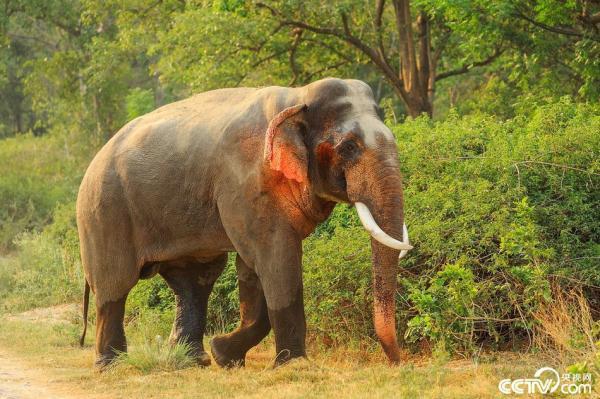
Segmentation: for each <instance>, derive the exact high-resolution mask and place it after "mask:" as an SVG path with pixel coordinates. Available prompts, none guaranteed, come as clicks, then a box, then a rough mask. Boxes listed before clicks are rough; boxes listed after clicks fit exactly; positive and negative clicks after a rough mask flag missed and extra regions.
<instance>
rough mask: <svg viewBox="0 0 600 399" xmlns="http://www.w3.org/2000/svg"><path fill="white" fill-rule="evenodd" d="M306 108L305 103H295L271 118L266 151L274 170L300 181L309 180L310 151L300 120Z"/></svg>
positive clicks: (265, 154) (266, 156)
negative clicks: (302, 132)
mask: <svg viewBox="0 0 600 399" xmlns="http://www.w3.org/2000/svg"><path fill="white" fill-rule="evenodd" d="M305 108H306V105H305V104H299V105H294V106H293V107H289V108H286V109H284V110H283V111H281V112H280V113H278V114H277V115H275V116H274V117H273V119H271V121H270V122H269V127H268V128H267V135H266V143H265V153H264V157H265V161H266V162H267V163H268V164H269V166H270V168H271V169H272V170H275V171H278V172H280V173H282V174H283V175H284V176H285V177H286V178H288V179H290V180H295V181H297V182H298V183H306V182H307V181H308V153H307V150H306V146H305V145H304V140H303V138H302V134H301V132H300V121H299V120H298V114H299V113H300V112H301V111H303V110H304V109H305Z"/></svg>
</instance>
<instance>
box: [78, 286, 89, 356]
mask: <svg viewBox="0 0 600 399" xmlns="http://www.w3.org/2000/svg"><path fill="white" fill-rule="evenodd" d="M89 305H90V285H89V283H88V282H87V279H86V280H85V287H84V289H83V332H82V333H81V338H79V346H81V347H83V343H84V342H85V333H86V332H87V319H88V307H89Z"/></svg>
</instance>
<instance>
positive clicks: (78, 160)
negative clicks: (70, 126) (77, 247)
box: [0, 134, 89, 253]
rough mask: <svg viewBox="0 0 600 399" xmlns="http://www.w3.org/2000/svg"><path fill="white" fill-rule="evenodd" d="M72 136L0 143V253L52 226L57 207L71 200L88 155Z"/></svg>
mask: <svg viewBox="0 0 600 399" xmlns="http://www.w3.org/2000/svg"><path fill="white" fill-rule="evenodd" d="M76 138H77V137H76V136H75V137H74V136H68V135H66V134H50V135H46V136H43V137H34V136H33V135H30V134H26V135H20V136H17V137H13V138H6V139H3V140H2V141H1V144H0V253H2V252H6V251H9V250H12V249H14V239H15V237H17V236H18V235H19V234H20V233H22V232H24V231H40V230H41V229H42V228H43V227H44V226H45V225H46V224H48V223H49V222H51V220H52V212H53V210H54V208H55V207H56V205H57V204H59V203H65V202H68V201H72V200H74V199H75V196H76V195H77V188H78V186H79V181H80V179H81V177H82V176H83V173H84V171H85V165H86V162H87V156H86V155H85V154H87V152H88V151H89V150H88V149H87V147H85V146H82V145H81V144H78V143H77V141H76V140H75V139H76ZM82 147H84V148H82Z"/></svg>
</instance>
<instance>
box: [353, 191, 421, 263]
mask: <svg viewBox="0 0 600 399" xmlns="http://www.w3.org/2000/svg"><path fill="white" fill-rule="evenodd" d="M354 205H355V206H356V212H357V213H358V218H359V219H360V222H361V223H362V225H363V227H364V228H365V229H366V230H367V231H368V232H369V233H370V234H371V237H373V238H374V239H375V240H377V241H379V242H380V243H382V244H383V245H385V246H386V247H390V248H394V249H399V250H400V255H399V256H398V259H402V258H403V257H404V256H405V255H406V253H407V252H408V251H409V250H411V249H413V246H412V245H410V241H409V240H408V229H407V228H406V224H404V225H403V226H402V237H403V239H404V241H398V240H396V239H395V238H392V237H390V236H389V235H388V234H387V233H386V232H385V231H383V230H381V227H379V226H378V225H377V222H375V219H374V218H373V215H372V214H371V211H369V208H367V206H366V205H365V204H363V203H362V202H355V203H354Z"/></svg>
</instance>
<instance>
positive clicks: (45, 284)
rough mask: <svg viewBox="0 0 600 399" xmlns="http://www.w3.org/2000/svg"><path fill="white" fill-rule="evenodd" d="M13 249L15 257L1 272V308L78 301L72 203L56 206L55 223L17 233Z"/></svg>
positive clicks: (80, 280) (80, 275)
mask: <svg viewBox="0 0 600 399" xmlns="http://www.w3.org/2000/svg"><path fill="white" fill-rule="evenodd" d="M16 247H17V255H16V257H13V258H7V259H6V260H5V267H4V268H3V271H1V272H0V299H2V302H3V304H2V306H1V307H0V309H2V308H4V309H10V310H24V309H28V308H32V307H36V306H50V305H56V304H60V303H67V302H73V301H79V300H80V299H81V296H80V295H81V292H82V288H83V282H84V279H83V270H82V268H81V262H80V259H79V238H78V235H77V228H76V224H75V204H74V203H68V204H64V205H59V206H58V207H57V208H56V210H55V212H54V222H53V223H52V224H50V225H48V226H47V227H46V228H45V229H44V230H43V231H42V232H25V233H22V234H20V235H19V236H18V237H17V239H16ZM4 273H5V274H4ZM3 274H4V275H3Z"/></svg>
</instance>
